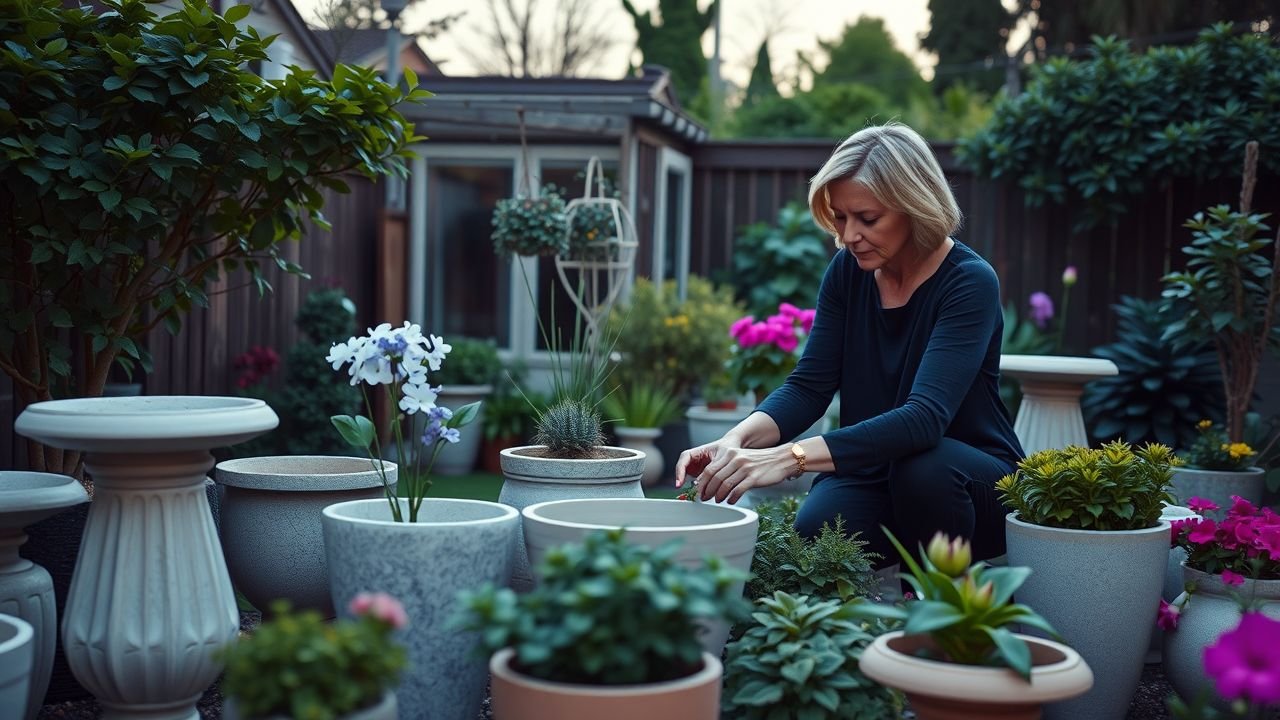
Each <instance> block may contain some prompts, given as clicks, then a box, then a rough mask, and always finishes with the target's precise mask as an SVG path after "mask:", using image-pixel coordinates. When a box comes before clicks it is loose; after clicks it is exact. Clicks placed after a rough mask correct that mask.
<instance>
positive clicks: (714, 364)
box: [608, 276, 742, 402]
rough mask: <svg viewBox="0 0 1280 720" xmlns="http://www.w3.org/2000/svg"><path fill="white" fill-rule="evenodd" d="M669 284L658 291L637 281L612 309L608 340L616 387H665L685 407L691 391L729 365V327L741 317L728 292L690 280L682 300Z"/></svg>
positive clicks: (649, 283) (642, 280)
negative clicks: (612, 340)
mask: <svg viewBox="0 0 1280 720" xmlns="http://www.w3.org/2000/svg"><path fill="white" fill-rule="evenodd" d="M677 292H678V289H677V287H676V284H675V283H672V282H668V283H663V284H662V289H661V290H659V289H658V286H657V285H655V284H654V283H653V282H652V281H651V280H649V279H647V278H637V279H636V281H635V284H634V285H632V287H631V296H630V298H629V299H628V301H627V305H625V306H623V307H619V308H615V309H614V311H613V313H612V314H611V315H610V318H609V330H608V334H609V335H610V336H611V337H617V339H618V342H617V345H616V346H615V349H616V350H617V351H618V352H619V353H621V354H622V361H621V363H620V364H619V366H618V371H617V374H618V382H619V384H621V385H627V384H632V383H646V384H647V383H653V382H656V381H659V380H661V381H664V382H667V383H670V384H671V391H672V395H674V396H675V397H676V398H677V399H678V400H679V401H680V402H684V401H686V400H687V399H688V398H689V397H690V395H691V394H692V390H693V388H694V387H696V386H697V385H699V384H700V383H702V382H705V381H706V380H707V378H709V377H712V376H714V375H716V374H717V373H719V372H721V371H722V370H723V368H724V363H725V361H726V360H728V359H729V343H730V340H729V326H730V325H732V324H733V321H734V320H737V319H738V317H739V316H740V315H741V314H742V310H741V307H740V306H739V305H736V304H735V302H734V299H733V292H732V290H730V289H729V288H728V287H727V286H721V287H717V286H715V285H712V284H711V283H710V282H709V281H707V280H706V279H704V278H701V277H696V276H690V277H689V282H688V285H687V287H686V288H685V299H684V300H681V299H680V298H679V295H678V294H677Z"/></svg>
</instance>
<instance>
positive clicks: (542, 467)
mask: <svg viewBox="0 0 1280 720" xmlns="http://www.w3.org/2000/svg"><path fill="white" fill-rule="evenodd" d="M540 447H541V446H539V445H523V446H520V447H513V448H507V449H506V450H503V451H502V452H501V454H500V455H501V458H502V477H503V480H502V491H501V492H499V493H498V502H501V503H506V504H507V505H510V506H511V507H513V508H516V509H517V510H523V509H525V508H527V507H529V506H530V505H536V504H537V503H540V502H547V501H549V500H574V499H578V498H642V497H644V488H642V487H641V486H640V478H641V477H642V476H643V474H644V453H642V452H639V451H637V450H628V449H626V448H618V447H608V446H605V447H602V448H600V449H601V450H602V451H604V452H607V453H610V454H611V455H613V456H614V457H609V458H606V459H603V460H559V459H554V458H543V457H536V456H533V455H529V454H527V453H528V452H530V451H536V450H537V449H538V448H540ZM516 537H517V541H516V564H515V569H514V570H513V571H512V573H511V586H512V587H513V588H515V589H517V590H527V589H528V588H530V587H532V585H533V575H532V573H531V572H530V570H529V556H528V553H527V551H526V550H525V546H524V534H523V533H517V534H516Z"/></svg>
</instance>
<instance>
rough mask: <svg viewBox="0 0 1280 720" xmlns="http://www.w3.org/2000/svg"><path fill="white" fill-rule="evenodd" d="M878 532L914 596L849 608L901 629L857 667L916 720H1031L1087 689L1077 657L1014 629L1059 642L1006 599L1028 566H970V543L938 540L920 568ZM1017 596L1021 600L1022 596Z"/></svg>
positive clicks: (1088, 677) (1089, 679)
mask: <svg viewBox="0 0 1280 720" xmlns="http://www.w3.org/2000/svg"><path fill="white" fill-rule="evenodd" d="M885 532H886V534H888V535H889V540H890V541H891V542H893V545H894V547H895V548H897V550H898V553H899V554H900V555H901V557H902V561H903V562H904V563H906V565H907V568H908V569H909V570H910V574H904V575H903V579H905V580H906V581H907V582H908V583H910V585H911V587H912V588H913V589H914V590H915V594H916V597H915V599H911V600H907V601H905V602H904V603H903V604H901V605H882V604H873V603H865V602H864V603H859V604H857V605H855V606H854V610H855V613H856V614H857V615H859V616H862V617H868V618H885V619H889V620H894V621H898V622H902V623H903V626H902V629H901V630H895V631H893V632H890V633H886V634H884V635H881V636H880V637H878V638H876V640H875V642H873V643H872V644H871V645H870V647H868V648H867V649H866V650H864V651H863V653H862V660H861V662H860V663H859V667H860V668H861V669H862V672H864V673H866V675H867V676H868V677H870V678H872V679H874V680H877V681H879V682H881V683H884V684H885V685H888V686H890V687H895V688H898V689H900V690H902V691H903V692H905V693H906V694H907V699H908V701H909V702H910V704H911V709H912V710H914V711H915V713H916V716H917V717H918V718H920V720H943V719H946V718H957V717H974V718H978V717H1001V718H1011V719H1025V720H1035V719H1037V718H1039V717H1040V716H1041V705H1042V704H1045V703H1056V702H1059V701H1061V700H1064V699H1066V698H1071V697H1075V696H1078V695H1080V694H1081V693H1083V692H1085V691H1086V690H1088V689H1089V687H1090V685H1091V684H1092V683H1093V673H1092V672H1091V671H1090V668H1089V665H1088V664H1086V662H1085V660H1084V659H1082V658H1081V657H1080V655H1079V654H1078V653H1076V651H1074V650H1072V649H1071V648H1070V647H1068V646H1066V645H1064V644H1062V643H1059V642H1054V641H1052V640H1046V639H1043V638H1039V637H1033V636H1030V635H1021V634H1017V633H1015V632H1013V630H1012V626H1014V625H1021V626H1022V627H1024V628H1035V629H1038V630H1040V631H1041V632H1044V633H1047V634H1049V635H1051V636H1054V637H1057V635H1056V633H1055V632H1054V630H1053V627H1052V626H1050V624H1049V623H1048V622H1047V621H1046V620H1045V619H1044V618H1042V617H1040V616H1039V615H1037V614H1036V612H1035V611H1034V610H1032V609H1031V608H1030V607H1028V606H1027V605H1025V604H1021V603H1015V602H1013V601H1012V598H1013V595H1014V593H1015V592H1018V591H1019V588H1021V587H1023V583H1024V582H1025V581H1026V580H1027V579H1028V576H1031V575H1032V571H1031V570H1030V569H1029V568H1026V567H1017V566H1010V567H988V566H986V565H985V563H980V562H979V563H974V564H972V565H970V559H971V557H972V551H971V550H970V547H969V543H968V541H966V540H962V539H960V538H953V539H952V538H947V537H946V536H944V535H942V534H941V533H938V534H937V535H935V536H934V538H933V540H932V541H930V543H929V548H928V550H927V551H926V550H925V549H924V548H923V547H922V548H921V549H920V556H921V557H920V562H919V563H917V562H916V560H915V558H914V557H913V556H912V555H911V553H909V552H907V549H906V548H904V547H903V546H902V545H901V544H900V543H899V542H898V539H897V538H895V537H894V536H893V535H892V534H891V533H889V532H888V531H887V530H886V531H885ZM1019 599H1020V600H1025V595H1023V594H1021V593H1019ZM1144 649H1145V646H1144ZM1054 707H1060V705H1055V706H1054ZM1077 717H1080V716H1077Z"/></svg>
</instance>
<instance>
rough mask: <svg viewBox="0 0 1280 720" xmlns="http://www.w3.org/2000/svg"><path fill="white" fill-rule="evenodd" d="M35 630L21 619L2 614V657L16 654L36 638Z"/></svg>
mask: <svg viewBox="0 0 1280 720" xmlns="http://www.w3.org/2000/svg"><path fill="white" fill-rule="evenodd" d="M35 635H36V631H35V628H33V627H32V626H31V623H29V622H27V621H26V620H23V619H22V618H20V617H14V616H13V615H6V614H4V613H0V657H4V656H5V655H8V654H9V653H11V652H14V651H15V650H17V649H18V648H21V647H22V646H23V645H27V644H29V643H30V642H31V641H32V639H33V638H35Z"/></svg>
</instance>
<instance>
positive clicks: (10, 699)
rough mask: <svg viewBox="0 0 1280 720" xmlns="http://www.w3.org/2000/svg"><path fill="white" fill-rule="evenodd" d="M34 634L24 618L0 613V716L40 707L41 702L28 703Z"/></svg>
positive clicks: (32, 665)
mask: <svg viewBox="0 0 1280 720" xmlns="http://www.w3.org/2000/svg"><path fill="white" fill-rule="evenodd" d="M35 636H36V633H35V630H33V629H32V627H31V624H30V623H28V622H27V621H26V620H23V619H22V618H17V617H14V616H12V615H3V614H0V717H4V718H6V719H8V718H15V719H16V718H21V717H25V716H26V714H27V713H29V712H30V713H34V712H36V711H38V710H39V709H40V703H35V706H34V707H32V706H31V705H29V703H30V702H31V700H30V698H29V696H30V695H31V671H32V668H33V667H34V666H35V659H36V648H35Z"/></svg>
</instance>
